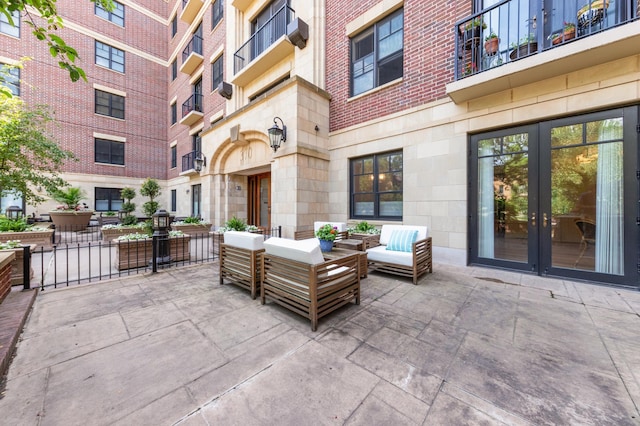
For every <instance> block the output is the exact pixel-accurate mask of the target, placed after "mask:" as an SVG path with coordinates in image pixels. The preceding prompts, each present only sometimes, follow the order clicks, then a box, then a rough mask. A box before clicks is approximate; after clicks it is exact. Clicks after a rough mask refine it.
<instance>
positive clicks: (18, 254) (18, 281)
mask: <svg viewBox="0 0 640 426" xmlns="http://www.w3.org/2000/svg"><path fill="white" fill-rule="evenodd" d="M29 247H30V248H29V250H30V251H31V252H32V253H33V251H34V250H35V249H36V245H35V244H29ZM5 252H13V253H15V257H14V259H13V260H12V261H11V285H23V284H24V247H16V248H13V249H4V250H0V253H5ZM29 278H31V279H33V267H32V268H31V273H30V276H29Z"/></svg>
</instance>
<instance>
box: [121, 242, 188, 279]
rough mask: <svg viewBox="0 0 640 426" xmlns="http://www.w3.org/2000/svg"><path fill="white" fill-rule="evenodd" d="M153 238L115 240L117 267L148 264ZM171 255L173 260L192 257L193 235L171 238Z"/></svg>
mask: <svg viewBox="0 0 640 426" xmlns="http://www.w3.org/2000/svg"><path fill="white" fill-rule="evenodd" d="M151 242H152V239H151V238H148V239H145V240H132V241H114V242H113V243H114V244H115V246H116V261H115V267H116V269H117V270H118V271H122V270H124V269H132V268H140V267H143V266H148V265H149V263H150V262H151V258H152V256H153V246H152V245H151ZM169 255H170V256H171V261H172V262H181V261H187V260H189V259H190V258H191V236H190V235H184V236H182V237H174V238H169Z"/></svg>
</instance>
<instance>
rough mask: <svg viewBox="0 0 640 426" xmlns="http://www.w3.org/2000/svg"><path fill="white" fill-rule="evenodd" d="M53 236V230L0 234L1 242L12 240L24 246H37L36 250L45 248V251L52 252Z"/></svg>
mask: <svg viewBox="0 0 640 426" xmlns="http://www.w3.org/2000/svg"><path fill="white" fill-rule="evenodd" d="M52 236H53V229H45V228H42V229H41V230H38V231H24V232H0V242H2V243H6V242H7V241H10V240H12V241H15V240H19V241H20V242H21V243H22V244H29V245H31V244H35V246H36V248H40V247H43V248H44V249H45V250H51V247H52V245H51V237H52ZM32 251H33V250H32Z"/></svg>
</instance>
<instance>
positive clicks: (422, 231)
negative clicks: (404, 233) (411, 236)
mask: <svg viewBox="0 0 640 426" xmlns="http://www.w3.org/2000/svg"><path fill="white" fill-rule="evenodd" d="M398 229H415V230H417V231H418V237H417V238H416V241H420V240H424V239H425V238H427V227H426V226H417V225H382V229H381V230H380V244H381V245H383V246H386V245H387V244H389V239H390V238H391V234H392V233H393V231H395V230H398Z"/></svg>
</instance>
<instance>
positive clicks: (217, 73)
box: [211, 56, 224, 91]
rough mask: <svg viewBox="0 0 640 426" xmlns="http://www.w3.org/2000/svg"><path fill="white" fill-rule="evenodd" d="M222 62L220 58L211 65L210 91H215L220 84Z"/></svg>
mask: <svg viewBox="0 0 640 426" xmlns="http://www.w3.org/2000/svg"><path fill="white" fill-rule="evenodd" d="M223 65H224V61H223V59H222V56H220V57H219V58H218V59H216V60H215V61H213V63H212V64H211V91H214V90H216V88H217V87H218V85H219V84H220V83H222V77H223V76H222V73H223Z"/></svg>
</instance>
